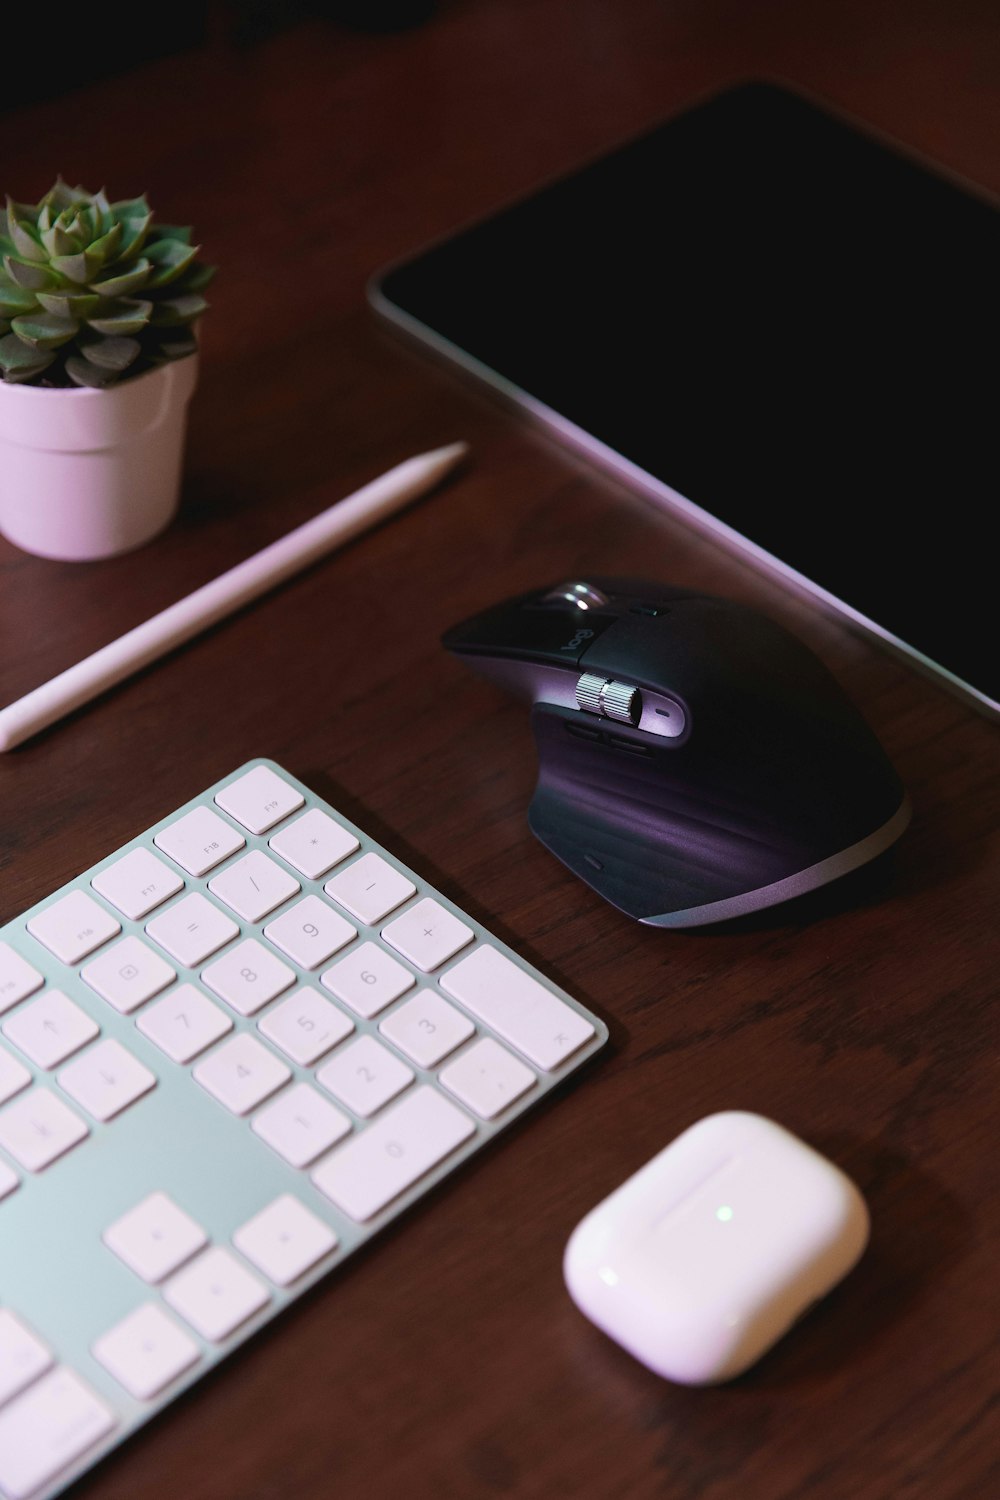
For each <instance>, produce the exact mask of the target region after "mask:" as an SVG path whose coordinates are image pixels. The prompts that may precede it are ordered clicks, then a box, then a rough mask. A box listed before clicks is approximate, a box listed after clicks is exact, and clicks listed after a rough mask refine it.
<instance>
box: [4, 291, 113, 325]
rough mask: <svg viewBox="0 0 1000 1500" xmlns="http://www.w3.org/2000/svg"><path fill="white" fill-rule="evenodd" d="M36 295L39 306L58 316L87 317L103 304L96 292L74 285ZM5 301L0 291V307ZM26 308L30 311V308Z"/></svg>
mask: <svg viewBox="0 0 1000 1500" xmlns="http://www.w3.org/2000/svg"><path fill="white" fill-rule="evenodd" d="M35 296H36V300H37V303H38V306H39V307H41V308H44V310H45V311H46V312H50V313H54V314H55V316H56V317H57V318H76V319H78V320H79V319H80V318H87V317H89V316H90V314H91V313H94V312H96V311H97V309H98V308H99V307H100V305H101V299H100V297H98V296H97V294H96V292H78V291H75V290H74V289H73V288H72V287H65V288H64V287H60V288H59V290H58V291H56V292H38V293H36V294H35ZM3 302H4V298H3V292H2V291H0V307H2V306H3ZM24 310H25V311H26V312H27V311H30V309H28V308H25V309H24Z"/></svg>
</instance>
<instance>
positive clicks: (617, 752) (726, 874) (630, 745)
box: [444, 577, 910, 927]
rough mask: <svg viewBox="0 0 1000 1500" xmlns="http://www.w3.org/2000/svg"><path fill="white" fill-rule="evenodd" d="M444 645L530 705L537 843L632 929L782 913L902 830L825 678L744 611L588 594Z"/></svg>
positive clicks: (632, 585) (566, 588) (458, 634)
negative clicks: (634, 923) (785, 904)
mask: <svg viewBox="0 0 1000 1500" xmlns="http://www.w3.org/2000/svg"><path fill="white" fill-rule="evenodd" d="M444 645H445V646H446V647H447V648H448V650H449V651H453V652H454V653H455V654H456V655H457V656H461V657H464V658H466V659H467V660H468V663H469V665H470V666H471V667H472V668H473V669H474V670H476V671H478V672H481V673H482V674H483V675H484V676H486V677H489V678H491V679H492V680H493V681H494V682H498V683H500V684H502V685H503V686H504V687H507V688H510V689H512V690H514V691H515V692H519V693H522V694H523V695H525V696H527V697H528V698H530V699H531V700H532V703H533V707H532V710H531V724H532V728H533V730H534V734H535V740H536V743H537V747H538V762H539V770H538V785H537V788H536V790H535V795H534V798H533V800H532V803H531V809H530V812H529V815H528V818H529V823H530V825H531V828H532V830H533V832H534V833H535V834H536V835H537V837H538V838H539V839H541V841H542V843H543V844H545V845H546V847H547V848H549V849H551V851H552V853H553V854H555V855H556V856H557V857H558V858H559V859H561V860H562V861H563V863H564V864H565V865H567V866H568V867H569V869H571V870H572V871H573V873H574V874H575V875H579V876H580V878H581V879H582V880H585V881H586V882H587V884H588V885H590V886H592V887H593V888H594V890H595V891H597V892H598V893H599V894H600V895H602V896H604V897H605V898H606V899H607V900H608V901H610V902H612V903H613V905H615V906H617V907H619V908H620V909H621V910H622V911H623V912H626V913H627V914H628V915H629V916H631V917H635V918H637V919H638V920H639V921H640V922H646V923H649V924H650V925H652V926H655V927H697V926H701V925H703V924H705V923H707V922H719V921H724V920H726V919H728V918H730V917H737V916H743V915H745V914H746V913H748V912H753V911H758V910H760V909H762V908H764V907H768V906H774V905H776V904H777V903H778V902H781V901H787V900H789V899H790V898H791V897H793V896H800V895H802V894H804V893H805V892H806V891H811V890H814V889H815V888H816V887H817V886H821V885H825V884H826V883H827V882H828V881H831V880H835V879H836V878H837V877H838V876H840V875H845V874H846V873H847V872H848V871H849V870H853V869H856V868H857V867H858V866H859V865H862V864H864V863H865V862H866V861H868V860H870V859H873V858H874V857H875V855H877V854H879V853H881V852H882V850H883V849H886V848H887V847H888V846H889V845H890V844H891V843H893V842H894V840H895V839H897V838H898V837H899V835H900V834H901V833H902V832H903V830H904V829H905V827H906V825H907V823H908V822H909V819H910V805H909V800H908V798H907V796H906V794H905V792H904V790H903V787H902V785H901V783H900V781H899V778H898V776H897V775H896V772H895V770H894V769H893V767H892V765H891V764H890V762H889V760H888V758H887V757H886V755H885V752H884V751H883V749H882V747H881V745H880V744H879V742H878V740H877V739H876V738H875V735H874V734H873V733H872V731H871V729H870V728H869V727H868V725H867V724H866V723H865V721H864V719H863V718H862V717H861V715H860V713H859V712H858V710H857V709H856V708H855V707H854V705H853V704H852V703H851V702H850V701H849V699H848V698H847V697H846V696H845V694H844V692H843V691H842V689H841V688H840V687H839V686H838V684H837V682H836V681H835V679H834V678H833V676H832V675H831V673H830V672H829V671H828V670H827V668H826V667H825V666H824V665H823V663H822V662H821V661H820V660H819V659H818V658H817V657H816V656H815V655H814V654H813V653H812V652H811V651H810V650H809V649H808V648H807V647H806V646H805V645H803V644H802V642H801V641H799V640H797V639H796V638H795V637H794V636H793V635H790V634H789V633H788V631H786V630H783V629H782V628H781V627H780V626H778V625H776V624H775V623H774V622H773V621H771V620H769V619H767V618H766V617H765V616H763V615H760V614H758V613H757V612H756V611H755V610H752V609H749V608H747V607H746V606H745V605H741V604H736V603H733V602H731V601H729V600H726V599H717V598H712V597H710V596H708V595H705V594H699V593H694V592H692V591H691V590H689V589H682V588H673V587H669V586H665V585H663V584H658V583H650V582H648V581H645V580H640V579H634V578H604V577H597V578H591V579H588V580H587V581H585V582H582V581H581V582H570V583H564V584H558V585H555V586H554V587H548V588H542V589H538V590H536V591H534V592H532V593H530V594H523V595H521V596H519V597H518V598H516V599H510V600H507V601H506V602H504V603H501V604H498V605H496V606H495V607H494V608H493V609H488V610H486V611H485V612H484V613H482V614H479V615H476V616H474V617H473V618H472V619H469V620H465V621H464V622H463V623H462V624H460V625H456V626H455V627H454V628H453V629H451V630H449V631H448V632H447V633H446V634H445V636H444Z"/></svg>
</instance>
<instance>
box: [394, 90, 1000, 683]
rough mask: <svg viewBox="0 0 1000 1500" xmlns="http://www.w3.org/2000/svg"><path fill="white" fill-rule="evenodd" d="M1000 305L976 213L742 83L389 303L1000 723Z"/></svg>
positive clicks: (933, 178)
mask: <svg viewBox="0 0 1000 1500" xmlns="http://www.w3.org/2000/svg"><path fill="white" fill-rule="evenodd" d="M998 287H1000V213H998V211H997V209H996V208H995V207H994V206H993V205H992V204H991V203H990V202H989V201H988V200H987V199H986V198H985V196H983V197H980V196H978V195H977V193H976V192H975V191H973V190H971V189H968V190H967V189H966V188H965V187H963V186H960V185H958V184H956V183H955V182H953V181H952V180H950V179H949V178H947V177H946V176H945V175H944V174H943V173H937V172H935V171H932V170H930V169H928V168H926V167H924V166H923V165H921V164H918V163H916V162H914V161H913V160H911V159H909V158H908V157H906V156H905V155H903V154H902V153H900V152H897V151H896V150H894V149H890V148H889V147H887V146H885V145H884V144H882V143H880V142H877V141H876V140H875V139H873V138H871V137H869V136H868V135H866V134H865V133H863V132H862V131H860V130H857V129H855V128H853V127H851V126H848V125H846V124H844V123H843V122H841V121H839V120H837V119H835V118H834V117H833V116H831V115H828V114H826V113H825V112H824V111H822V110H820V109H818V108H816V107H815V106H813V105H812V104H810V103H808V102H806V101H805V100H803V99H801V98H799V97H798V96H796V95H794V94H791V93H789V92H786V91H785V90H783V89H780V88H777V87H775V86H772V85H766V84H749V85H745V86H743V87H741V88H739V89H736V90H732V91H730V92H728V93H727V94H724V95H720V96H717V97H716V98H714V99H712V100H710V101H708V102H707V103H705V104H702V105H700V106H699V107H697V108H695V109H693V110H691V111H690V112H689V113H687V114H684V115H681V116H678V117H676V118H675V119H672V120H670V121H668V122H667V123H666V124H665V125H663V126H661V127H659V128H658V129H656V130H654V131H652V132H651V133H650V134H648V135H646V136H644V137H642V138H640V139H639V140H636V141H633V142H630V143H628V144H627V145H626V146H624V147H623V148H620V149H619V150H616V151H615V152H613V153H612V154H611V155H609V156H607V157H605V158H603V159H602V160H600V161H598V162H595V163H592V164H591V165H589V166H587V167H586V168H584V169H583V170H581V171H580V172H578V173H575V174H574V175H572V176H570V177H568V178H565V179H563V180H561V181H559V182H557V183H555V184H553V185H550V186H548V187H546V188H544V189H543V190H541V191H539V192H538V193H536V194H535V195H534V196H532V197H531V198H529V199H527V200H525V201H523V202H521V203H518V204H516V205H514V206H513V207H510V208H507V209H505V210H503V211H502V212H500V213H498V214H497V215H495V216H494V217H492V218H490V219H489V220H488V221H486V222H483V223H481V224H479V225H476V226H474V227H472V228H470V229H467V230H464V231H463V232H461V233H459V234H456V235H455V236H453V237H451V238H450V239H448V240H447V241H446V242H444V243H441V244H439V245H437V246H435V247H433V248H431V249H429V250H427V251H424V252H422V253H421V254H419V255H417V256H415V257H414V258H412V259H411V260H410V261H409V262H408V263H406V264H403V265H400V266H397V267H395V268H393V269H391V270H390V271H388V272H386V273H384V274H383V275H382V276H381V277H380V278H379V279H378V283H377V285H376V288H375V299H376V305H377V306H378V307H379V308H380V310H381V311H382V312H383V313H385V314H387V315H388V316H389V317H391V318H395V319H396V320H397V321H399V322H402V323H403V324H404V325H405V326H406V327H408V328H409V329H410V331H412V332H416V333H417V334H418V335H421V336H427V337H428V338H429V339H430V340H431V341H432V342H433V343H435V344H436V346H437V347H438V348H440V349H443V350H445V352H447V353H450V354H452V355H454V356H455V357H457V358H459V359H461V360H462V361H463V362H465V363H466V364H467V365H468V367H470V368H473V369H475V370H476V372H477V373H479V374H481V375H485V376H486V378H488V379H492V380H494V381H495V382H496V383H498V384H500V385H501V386H502V388H504V389H505V390H507V392H508V394H511V393H513V394H514V395H515V397H517V398H519V399H525V400H527V401H529V402H530V403H531V404H533V405H534V406H536V407H539V406H540V407H541V408H544V409H545V410H547V411H548V412H549V413H552V414H555V415H556V416H557V417H558V418H560V419H562V421H563V422H564V423H566V424H569V426H570V427H571V428H573V429H576V430H577V431H578V433H579V434H582V435H585V436H586V437H587V438H588V439H592V440H593V442H594V444H595V445H596V447H597V448H598V449H604V450H606V451H607V453H609V454H611V455H617V456H620V457H621V458H623V459H624V460H626V461H627V463H628V464H630V465H634V466H636V468H637V469H638V470H639V471H641V472H642V473H643V474H645V475H648V476H650V477H651V478H652V479H653V480H654V481H660V482H662V484H663V485H664V486H666V487H668V488H669V490H670V491H672V492H675V493H676V494H677V495H679V496H680V497H682V500H683V501H686V502H689V503H690V505H691V506H694V507H697V508H698V511H699V512H702V513H706V514H707V516H709V517H711V518H714V523H718V524H721V526H722V527H723V528H725V529H726V531H727V533H730V534H732V536H735V537H739V538H743V539H746V541H747V542H749V544H751V546H752V548H754V549H757V550H758V551H759V552H761V553H763V554H766V555H767V557H768V558H769V559H776V560H777V561H778V562H780V563H781V564H783V565H784V566H785V567H786V568H788V569H791V570H793V571H794V573H795V574H797V575H800V576H801V577H802V578H804V579H806V580H809V581H810V582H811V583H812V584H813V585H816V586H818V588H819V589H820V590H822V591H823V592H824V593H825V594H826V595H828V596H829V597H830V598H832V599H833V600H836V601H839V602H841V603H842V604H843V605H845V606H846V607H847V609H848V610H849V611H850V612H852V613H854V614H857V615H860V616H862V617H864V619H865V620H867V621H870V622H873V623H874V624H875V626H876V627H878V628H879V629H880V631H882V632H883V633H885V634H887V635H888V636H890V637H891V638H894V639H896V640H897V641H899V642H902V643H903V644H904V645H905V646H907V647H908V648H910V649H911V650H912V651H913V652H916V653H918V655H919V656H920V657H924V658H926V659H927V660H928V661H929V662H930V663H932V664H934V665H936V666H938V667H939V668H941V669H942V670H943V671H944V672H945V673H947V674H950V675H951V676H954V677H956V678H958V679H960V680H961V681H963V682H965V683H967V684H970V685H971V686H972V687H973V688H974V689H977V690H978V692H979V693H981V694H982V695H984V696H985V698H987V699H989V700H992V701H994V702H995V701H998V700H1000V654H998V651H997V644H998V639H1000V633H998V631H997V628H996V620H995V615H994V609H993V596H994V593H995V584H994V567H993V555H994V554H993V548H992V546H991V545H990V544H989V543H988V542H987V535H989V534H991V533H992V520H993V514H994V512H995V510H996V502H997V497H998V492H1000V486H998V481H997V472H996V462H997V455H996V450H997V432H998V411H1000V401H998V395H1000V392H998V388H997V387H998V383H997V379H996V367H997V352H998V349H1000V337H998V335H1000V315H998V313H1000V295H998ZM731 539H732V537H731ZM660 572H661V573H663V575H664V576H667V575H668V574H669V561H668V560H667V559H665V560H664V566H663V568H662V569H661V570H660Z"/></svg>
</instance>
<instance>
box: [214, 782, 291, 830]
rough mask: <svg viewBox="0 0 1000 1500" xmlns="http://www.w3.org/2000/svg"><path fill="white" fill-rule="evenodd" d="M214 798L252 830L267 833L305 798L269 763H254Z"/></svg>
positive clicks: (238, 821)
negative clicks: (262, 764) (267, 764)
mask: <svg viewBox="0 0 1000 1500" xmlns="http://www.w3.org/2000/svg"><path fill="white" fill-rule="evenodd" d="M215 800H216V802H217V803H218V804H219V806H220V807H221V808H222V810H223V811H224V812H227V813H228V814H229V816H230V817H231V818H235V819H236V821H237V823H242V824H243V827H244V828H249V830H250V832H251V833H266V832H267V830H268V829H269V828H273V827H274V825H275V823H280V822H281V820H282V818H287V817H288V814H289V813H293V812H295V811H296V809H297V808H299V807H304V806H305V800H306V799H305V798H304V797H303V795H302V793H301V792H297V791H296V790H295V788H294V787H293V786H289V785H288V782H287V781H283V780H282V778H281V777H280V776H277V775H276V774H275V773H274V771H272V770H271V768H270V767H269V766H254V768H253V770H252V771H247V772H246V774H245V775H243V776H240V777H238V778H237V779H236V781H231V782H230V783H229V785H228V786H224V787H223V788H222V791H221V792H216V794H215Z"/></svg>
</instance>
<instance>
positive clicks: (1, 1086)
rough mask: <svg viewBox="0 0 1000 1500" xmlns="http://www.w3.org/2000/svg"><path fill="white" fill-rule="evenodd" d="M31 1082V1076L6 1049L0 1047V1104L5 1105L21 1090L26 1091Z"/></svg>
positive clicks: (22, 1064)
mask: <svg viewBox="0 0 1000 1500" xmlns="http://www.w3.org/2000/svg"><path fill="white" fill-rule="evenodd" d="M30 1082H31V1074H30V1073H29V1071H28V1069H27V1068H26V1067H25V1066H24V1063H20V1062H18V1060H17V1058H16V1057H11V1055H10V1053H9V1052H8V1051H7V1049H6V1047H0V1104H6V1102H7V1100H8V1099H13V1097H14V1095H15V1094H19V1093H20V1092H21V1090H22V1089H26V1088H27V1087H28V1084H29V1083H30Z"/></svg>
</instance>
